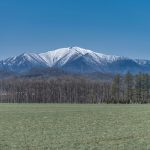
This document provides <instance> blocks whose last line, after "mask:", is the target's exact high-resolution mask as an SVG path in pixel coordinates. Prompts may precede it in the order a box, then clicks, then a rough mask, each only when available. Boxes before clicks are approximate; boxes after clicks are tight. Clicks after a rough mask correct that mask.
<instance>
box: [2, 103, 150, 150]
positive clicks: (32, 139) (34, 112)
mask: <svg viewBox="0 0 150 150" xmlns="http://www.w3.org/2000/svg"><path fill="white" fill-rule="evenodd" d="M134 149H135V150H148V149H150V105H106V104H97V105H90V104H85V105H84V104H82V105H79V104H0V150H134Z"/></svg>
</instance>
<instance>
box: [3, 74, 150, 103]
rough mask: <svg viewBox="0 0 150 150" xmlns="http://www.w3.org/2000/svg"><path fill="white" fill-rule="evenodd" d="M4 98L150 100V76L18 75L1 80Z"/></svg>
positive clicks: (31, 100) (22, 100) (19, 100)
mask: <svg viewBox="0 0 150 150" xmlns="http://www.w3.org/2000/svg"><path fill="white" fill-rule="evenodd" d="M0 102H10V103H149V102H150V76H149V75H148V74H142V73H139V74H137V75H134V76H133V75H132V74H130V73H127V74H126V75H125V76H121V75H119V74H117V75H115V77H114V79H113V81H99V80H90V79H88V78H83V77H79V76H76V77H75V76H64V77H54V78H32V79H30V78H24V79H23V78H16V79H7V80H1V81H0Z"/></svg>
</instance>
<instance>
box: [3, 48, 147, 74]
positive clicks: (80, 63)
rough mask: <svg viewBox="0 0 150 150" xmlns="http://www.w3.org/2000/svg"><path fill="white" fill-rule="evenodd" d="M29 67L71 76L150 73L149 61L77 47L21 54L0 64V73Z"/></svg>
mask: <svg viewBox="0 0 150 150" xmlns="http://www.w3.org/2000/svg"><path fill="white" fill-rule="evenodd" d="M33 68H61V69H63V70H66V71H69V72H73V73H91V72H107V73H126V72H127V71H130V72H132V73H136V72H139V71H144V72H150V60H138V59H135V60H134V59H130V58H126V57H121V56H114V55H105V54H101V53H97V52H94V51H91V50H88V49H83V48H80V47H68V48H61V49H56V50H54V51H48V52H46V53H41V54H34V53H24V54H21V55H19V56H16V57H10V58H8V59H6V60H2V61H0V71H2V70H5V71H6V70H7V71H11V72H16V73H25V72H28V71H29V70H31V69H33Z"/></svg>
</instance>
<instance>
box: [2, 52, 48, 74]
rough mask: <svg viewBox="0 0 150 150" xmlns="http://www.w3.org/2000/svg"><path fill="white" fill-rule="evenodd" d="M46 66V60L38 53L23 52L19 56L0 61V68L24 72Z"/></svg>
mask: <svg viewBox="0 0 150 150" xmlns="http://www.w3.org/2000/svg"><path fill="white" fill-rule="evenodd" d="M34 67H36V68H38V67H48V66H47V64H46V62H45V61H44V60H43V59H42V58H41V57H40V56H39V55H38V54H33V53H29V54H27V53H24V54H21V55H19V56H15V57H10V58H8V59H6V60H2V61H0V70H7V71H13V72H19V73H22V72H26V71H28V70H30V69H32V68H34Z"/></svg>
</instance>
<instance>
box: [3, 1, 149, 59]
mask: <svg viewBox="0 0 150 150" xmlns="http://www.w3.org/2000/svg"><path fill="white" fill-rule="evenodd" d="M69 46H79V47H83V48H88V49H92V50H95V51H97V52H102V53H106V54H116V55H124V56H128V57H131V58H147V59H150V0H0V59H3V58H6V57H9V56H12V55H13V56H14V55H18V54H20V53H23V52H36V53H39V52H46V51H48V50H52V49H56V48H61V47H69Z"/></svg>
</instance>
